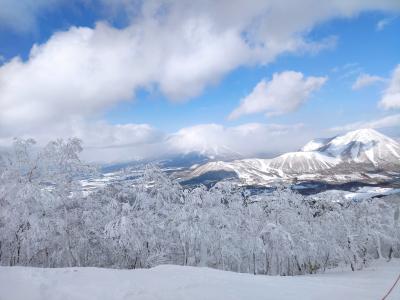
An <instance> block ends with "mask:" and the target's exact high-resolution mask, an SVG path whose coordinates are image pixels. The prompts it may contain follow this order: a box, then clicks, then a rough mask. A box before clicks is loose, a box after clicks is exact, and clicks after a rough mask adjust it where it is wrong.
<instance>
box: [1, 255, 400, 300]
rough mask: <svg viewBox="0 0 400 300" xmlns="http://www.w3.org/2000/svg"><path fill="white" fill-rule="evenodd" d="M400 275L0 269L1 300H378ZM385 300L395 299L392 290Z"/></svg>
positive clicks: (394, 268)
mask: <svg viewBox="0 0 400 300" xmlns="http://www.w3.org/2000/svg"><path fill="white" fill-rule="evenodd" d="M399 272H400V260H392V261H391V262H386V261H376V262H374V264H373V265H372V266H371V267H368V268H366V269H364V270H362V271H357V272H351V271H340V270H333V271H329V272H327V273H325V274H317V275H307V276H293V277H290V276H288V277H283V276H263V275H258V276H254V275H250V274H240V273H233V272H226V271H218V270H214V269H209V268H198V267H197V268H196V267H182V266H172V265H164V266H159V267H155V268H152V269H147V270H146V269H141V270H113V269H99V268H59V269H40V268H28V267H0V299H1V300H92V299H93V300H123V299H132V300H133V299H134V300H145V299H146V300H147V299H159V300H167V299H168V300H179V299H182V300H183V299H190V300H196V299H203V300H204V299H209V300H212V299H216V300H223V299H230V300H231V299H232V300H233V299H281V300H288V299H296V300H301V299H307V300H312V299H318V300H319V299H324V300H330V299H332V300H333V299H335V300H336V299H352V300H357V299H359V300H368V299H371V300H372V299H374V300H376V299H381V298H382V297H383V296H384V294H385V293H386V292H387V291H388V290H389V288H390V287H391V285H392V284H393V283H394V281H395V279H396V277H397V276H398V274H399ZM387 299H388V300H390V299H400V287H398V286H397V287H396V288H395V289H394V290H393V292H392V293H391V294H390V296H389V297H388V298H387Z"/></svg>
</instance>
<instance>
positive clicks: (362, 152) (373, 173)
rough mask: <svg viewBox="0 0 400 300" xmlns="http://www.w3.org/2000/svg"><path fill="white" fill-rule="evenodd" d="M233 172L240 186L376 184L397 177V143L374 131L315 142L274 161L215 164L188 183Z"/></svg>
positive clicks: (191, 175)
mask: <svg viewBox="0 0 400 300" xmlns="http://www.w3.org/2000/svg"><path fill="white" fill-rule="evenodd" d="M219 171H224V172H230V174H231V173H232V172H234V173H235V174H236V176H237V178H238V179H239V181H240V182H241V183H242V184H246V185H263V184H268V183H271V182H274V181H299V180H300V181H310V180H318V181H326V182H335V183H340V182H349V181H364V182H377V181H378V182H379V181H382V180H387V179H390V177H391V176H393V174H396V173H397V174H399V173H400V143H398V142H397V141H395V140H393V139H391V138H389V137H387V136H385V135H383V134H381V133H379V132H378V131H376V130H374V129H360V130H355V131H351V132H348V133H346V134H343V135H339V136H336V137H333V138H327V139H315V140H312V141H310V142H309V143H307V144H306V145H305V146H304V147H303V148H301V150H300V151H297V152H289V153H285V154H282V155H280V156H278V157H275V158H273V159H242V160H234V161H231V162H223V161H214V162H208V163H205V164H203V165H201V166H198V167H196V168H194V169H193V170H192V171H191V172H190V173H189V174H187V175H186V177H187V179H192V178H196V177H199V176H204V174H207V173H210V172H219Z"/></svg>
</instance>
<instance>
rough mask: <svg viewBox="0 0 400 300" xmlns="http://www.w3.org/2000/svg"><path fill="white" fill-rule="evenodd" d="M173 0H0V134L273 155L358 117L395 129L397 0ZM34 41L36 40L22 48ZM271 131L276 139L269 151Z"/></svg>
mask: <svg viewBox="0 0 400 300" xmlns="http://www.w3.org/2000/svg"><path fill="white" fill-rule="evenodd" d="M181 2H184V1H176V2H174V1H172V3H173V4H170V2H166V1H162V0H160V1H156V0H155V1H148V2H147V3H141V2H139V1H118V0H103V1H100V0H96V1H95V0H93V1H85V2H83V1H79V0H76V1H69V2H68V1H62V0H60V1H51V0H49V1H46V0H40V1H37V2H35V1H30V0H23V1H21V4H20V5H18V4H17V5H16V4H13V1H9V0H5V2H4V4H2V5H3V7H5V8H6V9H5V10H4V11H5V12H3V13H0V41H1V43H0V55H1V57H2V66H0V82H5V83H6V84H5V85H4V86H3V88H2V87H1V85H0V107H3V108H4V109H3V115H2V113H1V112H0V117H2V119H3V123H2V121H0V127H2V128H0V141H3V143H7V142H8V141H9V140H10V138H11V137H14V136H21V137H28V136H33V137H34V138H36V139H37V140H39V141H43V142H45V141H46V140H49V139H51V138H55V137H56V136H71V135H75V136H78V137H80V138H82V139H83V141H84V142H85V143H86V145H87V146H88V148H91V149H97V150H96V154H93V155H94V156H95V157H96V158H95V160H102V159H104V160H110V161H114V160H118V159H119V158H121V160H128V159H134V158H142V157H145V156H146V155H147V154H149V155H153V156H154V155H157V153H161V152H163V153H164V150H165V149H166V148H168V151H172V152H181V151H183V152H189V151H192V150H193V151H197V150H199V151H209V148H213V145H214V144H215V145H216V146H215V147H214V148H218V147H220V148H221V147H225V146H226V147H227V148H230V149H233V151H237V152H240V153H243V155H244V156H254V155H256V154H257V153H277V152H282V151H287V150H293V149H296V148H298V147H299V146H300V145H301V144H302V143H303V142H305V141H307V140H308V139H309V138H312V137H318V136H327V135H328V136H329V135H335V134H338V133H340V132H343V131H346V130H351V129H357V128H361V127H374V128H377V129H378V130H381V131H382V132H384V133H387V134H389V135H391V136H392V137H394V138H398V137H399V136H400V96H399V94H400V87H399V86H398V85H400V79H399V78H397V77H396V76H400V75H396V74H397V73H399V74H400V69H399V71H398V72H397V73H396V72H395V70H396V68H397V67H398V65H399V64H400V55H399V53H400V38H399V36H400V5H399V4H398V3H396V1H376V3H375V4H374V1H371V3H370V4H368V5H367V4H365V2H363V1H350V2H351V3H352V5H349V6H347V5H346V4H344V3H345V2H343V1H333V2H332V3H331V4H326V6H328V7H325V4H320V3H319V4H318V2H315V1H313V0H307V1H305V2H304V5H305V6H307V5H309V6H310V7H311V5H313V4H315V5H314V6H313V7H314V9H315V11H316V12H310V11H308V10H307V9H304V10H303V9H299V8H296V7H293V8H291V6H293V5H291V4H290V3H289V2H290V1H288V3H287V11H284V12H283V15H284V16H285V14H287V15H288V16H289V18H291V19H290V20H289V19H285V18H282V17H280V15H279V14H282V11H281V10H280V7H279V5H278V4H276V3H275V2H276V1H271V4H270V7H267V8H266V10H265V14H263V13H260V11H262V10H261V8H263V7H262V5H263V4H260V3H256V2H257V1H254V4H253V3H251V4H250V5H248V6H250V8H249V7H246V9H245V10H243V15H244V16H241V14H240V9H242V8H241V7H240V6H241V5H244V2H243V1H238V3H237V7H238V8H237V10H238V11H239V14H238V13H237V11H235V9H234V8H233V9H231V8H229V9H230V11H229V9H228V12H227V10H224V9H223V8H224V7H225V6H226V7H228V6H229V3H227V2H226V3H224V1H217V2H220V3H219V4H221V5H220V6H215V7H213V5H205V4H204V5H202V2H199V3H196V5H193V6H195V7H194V8H193V9H192V8H190V7H189V8H188V7H187V5H185V4H184V3H183V4H182V3H181ZM264 2H265V1H264ZM266 2H268V1H266ZM283 2H285V1H283ZM314 2H315V3H314ZM336 2H337V3H336ZM353 2H354V3H353ZM252 5H253V6H254V9H253V10H252V7H251V6H252ZM260 5H261V6H260ZM329 5H331V6H332V7H329ZM296 9H297V10H296ZM291 10H292V11H291ZM330 10H332V11H334V13H331V12H327V11H330ZM319 11H321V13H319ZM290 16H292V17H290ZM223 19H226V22H225V21H221V20H223ZM255 20H256V21H257V22H258V21H259V20H261V22H260V24H261V25H253V23H256V24H257V22H256V21H255ZM98 22H100V23H101V25H97V26H96V24H97V23H98ZM163 22H165V23H163ZM154 24H155V25H154ZM157 26H160V27H157ZM75 27H76V28H75ZM73 28H75V29H76V30H74V29H73ZM182 28H183V29H182ZM186 28H189V29H188V30H189V31H187V30H186ZM277 28H278V29H277ZM85 29H88V30H89V31H90V33H88V32H86V31H85ZM110 31H112V32H111V33H110ZM60 32H61V34H59V33H60ZM138 32H140V34H141V35H139V33H138ZM187 32H189V34H187ZM192 34H193V37H192V36H191V35H192ZM180 35H182V36H180ZM87 36H88V37H87ZM92 36H94V37H92ZM247 36H249V38H248V39H249V40H246V38H247ZM114 37H115V40H114ZM171 37H173V41H171V39H172V38H171ZM162 41H165V42H162ZM210 41H211V42H210ZM213 41H215V42H213ZM90 43H92V44H90ZM135 43H136V44H135ZM165 43H166V44H168V45H166V46H165V52H166V53H168V55H167V54H164V53H163V49H162V48H163V47H164V45H165ZM219 43H221V44H219ZM34 44H37V45H39V46H38V47H37V48H38V49H39V50H38V51H37V53H34V54H31V57H30V56H29V55H30V54H29V53H30V52H31V49H32V47H33V45H34ZM71 45H72V46H71ZM81 45H83V46H81ZM98 45H99V46H98ZM225 45H226V49H224V48H225ZM252 45H257V46H252ZM258 45H260V46H258ZM270 45H272V46H270ZM288 45H289V46H288ZM114 47H115V52H114ZM70 48H71V50H70ZM242 48H243V49H242ZM255 48H257V49H255ZM97 49H99V51H98V52H99V53H96V51H97ZM238 49H239V50H238ZM153 51H154V59H153V57H152V56H151V55H152V53H153ZM81 52H82V53H83V54H82V56H81V55H80V53H81ZM74 55H75V56H76V59H75V56H74ZM180 55H182V62H181V61H180V59H179V57H180ZM142 56H143V59H142V58H141V57H142ZM15 57H20V60H19V61H18V62H14V63H13V60H14V61H15ZM125 58H126V62H127V63H126V67H124V64H125V63H124V60H123V59H125ZM225 58H226V62H225V61H223V60H224V59H225ZM81 59H82V61H80V60H81ZM92 60H93V65H91V64H90V63H87V62H88V61H89V62H90V61H92ZM48 62H49V63H48ZM142 62H143V64H142ZM153 63H154V65H153ZM65 70H68V71H65ZM88 70H89V71H88ZM292 71H294V72H292ZM85 72H87V73H85ZM291 72H292V73H291ZM147 73H148V74H147ZM158 73H160V74H158ZM43 74H45V75H46V76H42V75H43ZM49 74H50V75H49ZM51 74H54V76H52V75H51ZM84 74H88V76H85V78H80V77H79V76H84ZM274 74H275V75H274ZM280 75H282V76H280ZM363 76H364V77H363ZM42 77H43V78H42ZM275 77H276V78H275ZM366 77H368V78H369V79H370V80H366V81H363V82H364V83H363V84H361V85H360V86H359V87H358V88H356V87H355V86H354V85H355V83H356V81H357V79H360V80H361V79H365V78H366ZM132 78H133V79H132ZM273 78H274V79H273ZM368 78H367V79H368ZM31 79H32V82H31ZM53 79H54V80H55V81H54V82H52V80H53ZM75 80H76V82H75ZM307 80H309V82H307ZM288 81H295V83H293V85H292V84H291V83H288ZM70 82H73V85H70V84H69V83H70ZM108 83H110V86H109V87H107V85H108ZM120 83H121V86H120ZM30 85H31V86H30ZM257 86H259V92H258V93H253V92H254V91H255V89H256V87H257ZM281 86H282V87H281ZM39 87H40V88H39ZM53 87H54V88H53ZM47 88H48V90H49V92H47V91H46V89H47ZM103 88H104V90H103ZM292 88H293V91H291V90H290V89H292ZM82 95H83V96H82ZM389 96H390V102H387V101H389V100H384V99H389V98H388V97H389ZM385 97H386V98H385ZM58 99H60V100H58ZM98 99H99V100H98ZM57 101H59V103H58V102H57ZM74 101H76V102H74ZM385 101H386V102H385ZM285 102H287V103H285ZM241 103H242V104H241ZM385 103H386V104H385ZM388 103H389V104H388ZM234 111H236V113H233V112H234ZM229 116H231V118H230V117H229ZM232 116H233V117H232ZM371 121H373V122H371ZM249 124H257V126H256V129H254V128H253V127H252V128H253V129H252V130H253V131H251V132H250V133H249V135H255V137H254V136H253V137H248V136H247V135H246V134H244V133H243V127H246V126H247V127H248V126H250V125H249ZM214 125H215V126H217V127H218V128H216V127H215V126H214ZM198 126H200V127H198ZM213 126H214V127H213ZM247 127H246V128H247ZM238 128H239V129H238ZM277 128H278V129H277ZM299 128H301V129H299ZM299 130H300V131H301V133H299ZM101 132H105V134H104V135H103V136H102V135H101V134H100V133H101ZM233 132H241V133H240V135H239V136H235V134H234V133H233ZM246 132H247V131H246ZM280 134H281V135H280ZM219 135H222V136H224V137H221V139H219V138H218V136H219ZM225 135H226V137H225ZM270 137H277V138H276V140H274V143H280V141H281V144H282V146H281V147H279V146H274V147H270V146H269V145H270V143H269V141H270ZM238 139H242V142H243V143H247V144H248V147H245V148H244V147H242V146H241V145H237V144H236V142H234V141H235V140H238ZM254 139H256V140H257V141H256V142H254ZM259 139H261V140H264V143H259V142H258V140H259ZM220 140H221V141H220ZM171 141H172V142H173V143H175V145H173V146H171V145H170V143H172V142H171ZM291 141H292V142H291ZM253 144H254V145H253ZM176 145H179V147H178V146H176ZM107 149H118V150H117V151H114V150H113V151H114V152H113V151H108V150H107ZM133 149H134V150H133ZM213 151H217V150H215V149H214V150H213ZM127 153H128V154H127ZM90 155H92V154H90ZM90 155H89V156H90ZM104 156H107V157H106V158H104Z"/></svg>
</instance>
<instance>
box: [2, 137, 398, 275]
mask: <svg viewBox="0 0 400 300" xmlns="http://www.w3.org/2000/svg"><path fill="white" fill-rule="evenodd" d="M81 150H82V148H81V143H80V141H79V140H77V139H70V140H57V141H54V142H51V143H49V144H48V145H46V146H45V147H43V148H40V147H38V146H36V145H35V143H34V141H33V140H18V139H17V140H15V142H14V145H13V147H12V148H11V149H10V150H9V151H7V152H4V153H1V154H0V264H1V265H31V266H42V267H62V266H99V267H117V268H147V267H152V266H155V265H158V264H162V263H170V264H179V265H191V266H209V267H213V268H219V269H224V270H231V271H237V272H249V273H253V274H280V275H297V274H306V273H315V272H319V271H324V270H325V269H327V268H330V267H333V266H337V265H338V264H342V263H345V264H348V265H349V268H351V269H352V270H357V269H360V268H362V267H363V266H364V265H365V264H367V263H368V262H369V261H370V260H371V259H376V258H387V259H390V258H392V257H399V256H400V230H399V229H400V228H399V214H400V213H399V204H398V203H396V202H390V201H387V200H385V199H367V200H363V201H354V200H351V199H346V198H344V197H342V196H341V195H340V194H338V193H324V194H317V195H314V196H302V195H300V194H298V193H296V192H294V191H292V190H291V189H290V188H287V187H277V188H275V189H274V190H273V191H272V192H264V193H261V194H257V195H251V193H250V192H249V191H248V190H246V189H245V188H240V187H237V186H235V185H233V184H232V183H230V182H220V183H218V184H216V185H214V186H213V187H211V188H206V187H204V186H198V187H195V188H190V189H189V188H184V187H182V186H181V185H180V184H179V183H177V182H175V181H173V180H171V179H170V178H169V177H168V176H167V175H166V174H165V173H164V172H162V171H161V170H160V169H158V168H157V167H155V166H148V167H146V168H145V170H144V171H143V173H142V175H141V176H139V177H138V178H136V177H129V176H126V178H125V180H123V181H119V182H113V183H110V184H108V185H106V186H105V187H103V188H98V189H97V190H95V191H93V192H91V193H89V194H87V193H86V194H84V193H82V187H81V184H80V181H79V180H80V179H81V178H83V177H86V176H90V175H93V172H94V169H93V168H92V167H90V166H88V165H86V164H84V163H83V162H81V161H80V159H79V152H80V151H81Z"/></svg>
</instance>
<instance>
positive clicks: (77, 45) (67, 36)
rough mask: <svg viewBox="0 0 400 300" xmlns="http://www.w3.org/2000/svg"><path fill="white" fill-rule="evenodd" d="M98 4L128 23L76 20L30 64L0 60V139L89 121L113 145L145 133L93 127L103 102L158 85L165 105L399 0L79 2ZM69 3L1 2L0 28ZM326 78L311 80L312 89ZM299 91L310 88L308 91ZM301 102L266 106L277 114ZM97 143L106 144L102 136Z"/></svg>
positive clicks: (29, 22)
mask: <svg viewBox="0 0 400 300" xmlns="http://www.w3.org/2000/svg"><path fill="white" fill-rule="evenodd" d="M100 2H101V3H103V4H102V5H103V7H104V6H107V5H112V6H113V7H115V9H110V11H112V13H115V11H116V10H118V9H123V10H125V8H128V10H127V15H129V16H127V17H128V18H129V20H128V22H127V24H126V26H125V27H123V28H115V27H113V26H112V25H110V24H109V23H107V22H101V21H100V22H99V23H97V25H96V26H95V27H94V28H88V27H74V26H73V27H70V28H69V29H68V30H66V31H64V32H57V33H54V34H53V35H52V36H51V37H50V38H49V39H48V40H47V41H46V42H44V43H43V44H38V45H34V46H33V47H32V49H31V51H30V55H29V57H28V59H27V60H22V59H21V58H20V57H14V58H12V59H10V60H8V61H7V62H5V63H4V64H2V65H0V139H3V140H4V139H8V138H10V137H13V136H26V135H30V136H33V137H36V136H38V137H42V138H43V139H44V138H45V137H50V136H51V137H54V136H56V135H58V136H68V135H70V134H71V133H74V130H75V131H78V129H79V130H82V131H85V130H86V131H87V132H92V133H91V134H86V135H85V134H84V133H83V132H82V133H80V135H81V136H83V137H84V138H85V139H89V138H90V135H95V133H96V130H93V129H91V128H92V127H93V128H99V126H100V127H101V126H103V127H101V130H103V131H105V132H108V131H109V132H112V133H110V136H117V138H115V139H116V141H118V142H115V143H111V145H116V144H118V145H123V144H130V143H133V142H132V141H131V140H130V139H129V136H130V134H131V133H132V131H136V130H139V131H143V130H144V131H146V130H145V129H144V128H142V127H135V126H136V125H134V126H133V127H128V128H127V127H118V126H116V127H112V128H109V129H104V126H106V127H107V126H108V125H104V123H103V125H99V124H101V121H99V120H101V115H102V113H103V112H104V111H105V110H107V109H108V108H110V107H112V106H114V105H116V104H117V103H120V102H121V101H130V100H132V99H134V96H135V94H136V92H137V91H138V90H139V89H151V90H153V89H158V90H160V91H161V92H162V93H163V94H165V95H166V96H167V98H169V99H171V100H172V101H183V100H187V99H189V98H192V97H195V96H197V95H199V94H200V93H201V92H202V91H203V90H204V88H206V87H207V86H209V85H213V84H216V83H217V82H218V81H219V80H220V79H221V78H222V77H223V76H224V75H226V74H227V73H229V72H231V71H232V70H234V69H236V68H238V67H240V66H252V65H260V64H261V65H262V64H264V65H265V64H268V63H269V62H271V61H273V60H274V59H275V58H276V57H277V56H278V55H280V54H282V53H288V52H289V53H290V52H292V53H293V52H296V53H298V52H300V53H305V52H306V53H310V52H311V53H315V52H316V51H320V50H322V49H326V48H329V47H332V46H334V44H335V38H334V37H324V38H322V39H321V40H312V39H311V38H310V37H309V36H308V32H310V30H312V28H313V27H314V26H315V25H316V24H319V23H321V22H324V21H326V20H329V19H332V18H334V17H351V16H354V15H356V14H358V13H359V12H361V11H365V10H374V9H378V10H394V9H395V10H398V9H400V3H399V2H398V1H391V0H385V1H382V0H369V1H362V0H351V1H341V0H336V1H318V0H306V2H304V1H301V2H300V1H289V0H287V1H281V0H279V1H278V0H271V1H256V0H255V1H246V2H244V1H240V0H234V1H231V0H229V1H228V0H221V1H211V0H205V1H191V2H190V3H189V2H187V1H184V0H177V1H169V0H149V1H135V0H133V1H129V0H86V1H85V3H88V5H89V6H90V4H92V3H94V4H95V3H100ZM71 3H75V1H65V0H20V1H11V0H3V1H2V3H1V5H2V6H1V9H0V25H1V26H3V27H4V26H6V27H7V26H8V28H12V29H14V30H17V31H26V30H29V29H30V28H32V27H34V25H35V23H36V22H37V18H38V17H40V14H41V12H43V11H46V10H50V9H54V8H59V7H60V5H71ZM309 7H313V9H312V10H311V9H308V8H309ZM105 11H107V9H105ZM309 79H310V78H302V81H305V82H307V80H309ZM324 80H325V79H323V78H319V79H318V78H315V79H313V80H311V82H309V83H308V84H309V85H311V89H312V86H315V85H321V84H322V81H324ZM300 81H301V80H300ZM265 84H266V83H265ZM309 88H310V87H309ZM300 92H302V93H303V95H304V93H305V94H307V89H306V91H304V90H302V89H301V88H300ZM306 96H307V95H306ZM303 101H304V99H303V100H302V99H300V100H298V102H297V103H292V104H291V105H277V104H274V105H272V106H271V107H267V110H269V112H270V113H271V112H272V113H282V112H286V111H290V110H293V109H296V107H297V106H298V105H301V103H302V102H303ZM76 124H80V125H76ZM110 126H111V125H110ZM77 128H78V129H77ZM98 130H99V131H100V129H98ZM150 131H151V130H150ZM155 131H157V130H155ZM126 132H129V134H127V133H126ZM132 136H135V134H134V133H132ZM152 136H153V135H152V134H150V137H152ZM118 137H119V138H118ZM158 138H159V137H158ZM123 140H126V141H125V142H123ZM98 141H102V142H104V143H105V144H107V143H106V141H107V139H105V141H104V140H102V139H101V138H100V137H99V139H98ZM89 144H96V143H95V142H94V141H92V142H90V143H89ZM133 144H134V143H133ZM133 144H132V145H133ZM145 144H151V143H145V142H143V143H141V145H145ZM107 145H108V144H107ZM138 145H139V144H136V146H132V147H133V148H134V147H138ZM117 148H118V149H122V148H124V147H122V146H121V147H114V149H117ZM125 148H129V146H126V147H125ZM154 148H156V147H154Z"/></svg>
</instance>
